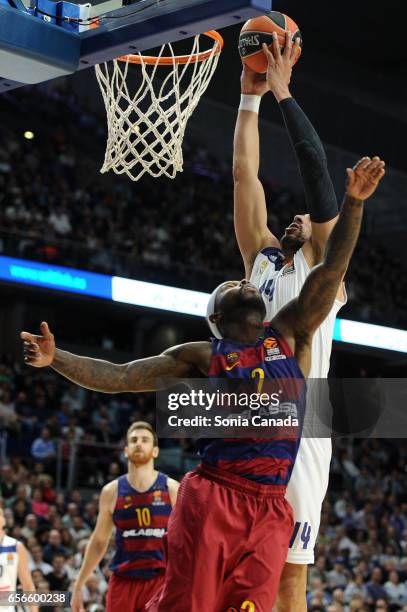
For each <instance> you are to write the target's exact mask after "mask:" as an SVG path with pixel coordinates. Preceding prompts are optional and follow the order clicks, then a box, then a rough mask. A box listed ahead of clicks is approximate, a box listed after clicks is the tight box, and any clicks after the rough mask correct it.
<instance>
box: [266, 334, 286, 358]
mask: <svg viewBox="0 0 407 612" xmlns="http://www.w3.org/2000/svg"><path fill="white" fill-rule="evenodd" d="M263 346H264V348H265V349H266V355H267V357H265V358H264V361H273V360H274V359H285V355H281V351H280V347H279V346H278V342H277V340H276V339H275V338H273V337H272V336H269V337H268V338H265V340H264V341H263Z"/></svg>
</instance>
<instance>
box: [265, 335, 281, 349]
mask: <svg viewBox="0 0 407 612" xmlns="http://www.w3.org/2000/svg"><path fill="white" fill-rule="evenodd" d="M263 345H264V348H265V349H273V348H276V347H278V342H277V340H276V339H275V338H272V337H271V336H270V337H269V338H265V340H264V342H263Z"/></svg>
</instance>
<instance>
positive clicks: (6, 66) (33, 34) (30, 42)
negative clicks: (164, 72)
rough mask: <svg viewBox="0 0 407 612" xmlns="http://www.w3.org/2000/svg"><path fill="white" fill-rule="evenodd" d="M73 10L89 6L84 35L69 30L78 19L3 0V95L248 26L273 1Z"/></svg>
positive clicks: (156, 2) (139, 1) (111, 1)
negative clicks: (201, 36)
mask: <svg viewBox="0 0 407 612" xmlns="http://www.w3.org/2000/svg"><path fill="white" fill-rule="evenodd" d="M27 1H28V0H27ZM36 1H37V5H36V6H37V7H38V0H36ZM65 4H66V3H65ZM47 5H49V6H50V7H51V8H50V9H49V10H50V11H56V10H57V8H55V7H57V5H62V2H49V1H48V0H45V6H47ZM42 6H44V5H42ZM71 6H73V7H74V8H78V7H79V8H83V7H85V6H86V11H87V12H86V14H87V18H86V19H81V24H82V26H81V27H82V28H85V29H83V31H74V29H66V26H68V27H69V25H71V26H74V25H78V23H79V20H78V19H75V18H74V19H71V18H66V17H60V18H59V23H58V19H55V18H54V16H52V15H51V14H48V13H47V10H46V9H45V10H44V8H42V10H41V11H38V10H37V11H36V9H35V7H34V6H32V5H31V6H30V7H28V6H24V5H23V4H22V3H21V0H19V1H18V4H17V0H0V93H1V92H5V91H10V90H11V89H15V88H17V87H20V86H22V85H24V84H35V83H40V82H42V81H46V80H49V79H53V78H56V77H58V76H64V75H68V74H72V73H73V72H76V71H77V70H81V69H83V68H88V67H90V66H93V65H95V64H100V63H102V62H105V61H108V60H111V59H113V58H115V57H118V56H120V55H125V54H127V53H137V52H138V51H144V50H146V49H151V48H154V47H157V46H159V45H162V44H163V43H164V42H174V41H177V40H181V39H184V38H189V37H192V36H194V35H195V34H199V33H201V32H205V31H207V30H212V29H218V28H224V27H227V26H229V25H233V24H235V23H238V22H242V21H245V20H247V19H250V18H251V17H254V16H257V15H261V14H265V13H267V12H269V11H270V10H271V8H272V0H133V2H130V3H129V2H128V0H107V1H105V2H98V3H95V4H90V5H89V4H88V5H78V4H71ZM34 13H35V14H34ZM81 14H82V13H81ZM62 26H64V27H62Z"/></svg>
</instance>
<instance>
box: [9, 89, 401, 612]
mask: <svg viewBox="0 0 407 612" xmlns="http://www.w3.org/2000/svg"><path fill="white" fill-rule="evenodd" d="M4 100H6V102H5V101H4ZM34 100H35V107H36V108H41V117H37V118H33V124H32V129H33V131H34V132H35V122H36V121H38V122H42V124H41V130H40V129H39V130H38V132H39V133H42V134H44V133H45V134H46V137H44V136H43V137H42V138H39V137H36V138H34V139H33V140H26V139H24V138H23V137H22V131H21V130H20V131H18V130H17V129H15V128H13V127H12V110H13V105H14V108H17V107H18V108H19V109H20V110H21V105H23V106H24V104H25V105H26V107H28V105H30V104H33V101H34ZM1 104H3V105H5V106H4V108H3V109H2V112H3V110H4V112H5V113H6V114H4V115H3V116H4V117H7V112H9V113H10V115H9V116H10V123H9V122H8V121H7V120H4V121H3V123H2V125H1V126H0V136H1V139H2V147H1V149H0V254H3V255H8V256H14V257H20V258H27V259H33V260H39V261H44V262H48V263H50V264H58V265H66V266H71V267H78V268H84V269H88V270H92V271H97V272H102V273H106V274H117V275H120V276H129V277H135V278H140V279H144V280H151V281H153V282H154V281H155V282H162V283H166V284H169V285H178V286H181V287H187V288H191V289H198V290H207V291H209V290H211V289H212V288H213V286H215V285H216V284H218V283H219V282H220V281H222V280H225V279H226V278H233V277H240V276H241V275H242V273H243V270H242V265H241V259H240V255H239V253H238V250H237V247H236V243H235V237H234V232H233V210H232V201H233V183H232V173H231V163H230V160H229V161H228V162H226V161H220V160H218V159H217V158H216V157H215V156H213V154H210V153H209V152H208V151H207V150H205V149H204V148H203V147H202V145H199V146H196V145H194V144H193V143H191V142H189V141H188V140H187V141H186V142H185V146H184V153H185V171H184V173H183V174H182V175H181V176H180V177H179V178H177V179H176V180H175V181H169V180H156V179H149V178H145V179H143V181H141V182H140V183H138V184H133V183H131V182H130V181H129V180H128V179H123V178H120V177H117V176H113V177H109V176H100V175H99V174H98V171H97V168H98V167H99V166H98V164H99V165H101V164H100V162H101V160H100V155H101V151H102V150H103V142H104V138H105V126H104V120H103V119H100V118H99V117H96V116H94V115H92V114H91V113H89V111H85V110H84V109H83V108H82V107H81V105H80V104H79V103H78V101H77V100H76V98H75V97H74V96H73V95H69V96H68V95H66V92H61V91H59V90H58V88H53V89H49V90H40V89H35V90H29V89H24V90H21V91H19V92H18V97H17V94H15V97H14V98H13V94H12V95H11V96H8V97H6V98H4V97H3V100H2V102H1ZM7 105H8V106H7ZM45 124H48V128H49V129H48V132H44V129H43V127H44V125H45ZM20 136H21V137H20ZM95 150H96V151H98V153H97V154H96V153H95ZM90 160H91V163H90ZM277 179H278V177H271V178H270V177H269V178H268V180H266V181H265V182H264V186H265V190H266V198H267V202H268V206H269V225H270V227H271V228H272V229H273V231H275V233H276V234H277V235H281V234H282V233H283V231H284V227H285V226H286V225H287V224H288V223H289V220H290V219H291V217H292V215H293V214H295V213H298V212H304V208H303V201H302V199H301V197H299V196H298V194H294V193H293V192H292V191H291V190H290V188H289V187H287V186H282V185H279V183H278V180H277ZM406 279H407V275H406V274H405V273H403V267H402V264H401V262H400V261H399V260H398V259H397V258H396V257H395V256H394V255H393V254H391V253H390V252H389V251H387V250H386V249H384V248H382V247H378V246H377V245H376V244H373V243H372V242H371V241H370V240H369V237H368V236H366V235H365V236H363V237H362V239H361V241H360V244H359V246H358V251H357V253H356V255H355V258H354V260H353V264H352V268H351V270H350V271H349V274H348V277H347V292H348V297H349V304H348V306H347V307H346V309H347V310H346V311H344V313H343V314H345V315H346V316H349V317H352V318H358V319H360V320H364V321H371V322H377V323H381V324H388V325H393V326H395V327H403V326H405V325H406V324H407V314H406V313H407V308H406V306H407V303H406V302H407V286H406V285H407V280H406ZM153 406H154V403H153V398H152V397H150V396H148V395H137V396H130V395H120V396H113V397H110V396H103V395H100V394H97V393H92V392H88V391H85V390H83V389H80V388H77V387H75V386H73V385H70V384H68V383H67V382H65V381H64V380H63V379H61V378H60V377H57V376H56V375H55V374H54V373H53V372H52V371H50V370H41V371H38V370H32V369H30V368H26V367H25V366H23V365H22V364H16V363H14V361H13V360H12V359H11V358H4V359H3V360H2V361H1V362H0V450H2V451H3V452H4V455H3V459H2V462H1V467H0V504H1V505H2V506H3V507H4V508H5V515H6V522H7V533H8V534H9V535H11V536H13V537H16V538H17V539H19V540H21V541H23V542H24V543H25V544H26V546H27V548H28V550H29V553H30V567H31V570H32V572H33V579H34V583H35V586H36V588H37V590H47V589H48V590H50V591H55V590H62V591H63V590H66V589H67V588H69V585H70V584H71V583H72V581H73V580H74V579H75V576H76V575H77V573H78V571H79V567H80V565H81V562H82V559H83V551H84V549H85V546H86V543H87V541H88V538H89V536H90V533H91V531H92V529H93V528H94V526H95V522H96V516H97V502H98V492H99V490H100V487H101V485H103V484H104V483H105V482H108V481H109V480H111V479H114V478H116V477H117V476H118V475H119V474H120V473H122V472H123V471H125V469H126V466H125V460H124V456H123V452H122V450H123V446H124V437H123V436H124V433H125V431H126V429H127V427H128V425H129V424H130V423H131V422H132V421H134V420H138V419H143V420H150V421H151V422H153ZM163 442H164V441H163ZM165 443H166V445H167V447H168V449H169V450H174V451H175V452H178V451H179V452H184V451H187V452H188V457H190V456H191V455H190V453H191V451H192V450H193V443H192V442H190V441H185V442H183V443H182V447H180V446H179V445H178V446H177V445H176V443H175V442H172V443H171V441H165ZM73 449H76V450H77V451H78V452H77V454H76V460H75V463H74V464H72V453H73ZM406 454H407V447H406V445H405V444H402V443H399V444H398V443H397V441H393V442H392V443H390V442H384V441H377V440H370V441H368V440H365V441H361V440H358V441H354V442H351V441H349V440H342V441H337V442H336V444H335V448H334V456H333V461H332V464H331V482H330V488H329V493H328V495H327V498H326V501H325V503H324V507H323V513H322V521H321V530H320V536H319V540H318V545H317V549H316V554H315V565H314V567H312V569H311V570H310V572H309V580H308V609H309V610H310V611H311V610H312V611H313V612H319V611H324V612H325V611H326V612H372V611H373V612H379V611H385V610H388V611H394V612H396V611H403V612H406V611H407V484H406V473H405V465H406ZM72 465H74V468H75V469H74V473H72V472H71V470H70V468H71V467H72ZM163 468H164V469H165V470H166V471H167V472H168V473H170V475H171V476H173V477H176V478H181V477H182V476H183V472H182V471H180V470H179V467H177V466H176V465H175V464H170V463H169V464H168V465H164V466H163ZM72 478H73V480H72ZM69 483H70V484H71V485H72V484H73V486H69V487H67V485H68V484H69ZM112 544H113V543H112ZM112 551H113V547H112V546H110V547H109V550H108V553H107V555H106V557H105V559H104V561H103V562H102V564H101V565H100V568H99V569H98V570H97V572H95V574H94V575H93V576H92V578H91V579H90V580H88V582H87V584H86V588H85V592H84V600H85V603H86V606H87V609H88V610H91V611H92V612H97V611H98V610H103V609H104V607H103V602H104V596H105V592H106V588H107V580H108V577H109V570H108V564H109V560H110V558H111V555H112Z"/></svg>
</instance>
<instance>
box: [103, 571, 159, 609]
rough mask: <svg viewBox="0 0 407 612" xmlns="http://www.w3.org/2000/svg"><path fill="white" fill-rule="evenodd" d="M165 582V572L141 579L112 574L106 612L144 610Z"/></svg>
mask: <svg viewBox="0 0 407 612" xmlns="http://www.w3.org/2000/svg"><path fill="white" fill-rule="evenodd" d="M163 583H164V573H161V574H159V575H158V576H157V577H156V578H150V579H149V580H141V579H139V578H125V577H123V576H117V575H116V574H112V575H111V577H110V579H109V588H108V590H107V596H106V612H144V610H145V605H146V603H147V602H148V600H149V599H151V598H152V597H153V595H155V593H156V592H157V591H158V590H159V589H160V587H161V586H162V585H163Z"/></svg>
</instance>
